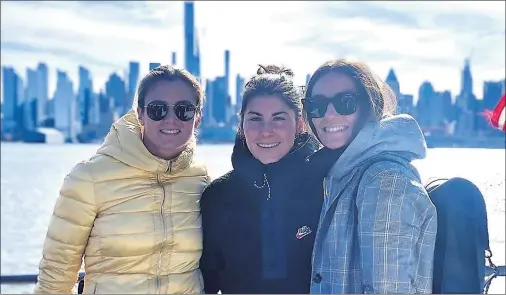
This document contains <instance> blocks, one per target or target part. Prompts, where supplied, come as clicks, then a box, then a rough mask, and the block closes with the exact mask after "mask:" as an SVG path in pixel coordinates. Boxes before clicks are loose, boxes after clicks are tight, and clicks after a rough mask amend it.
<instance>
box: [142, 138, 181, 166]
mask: <svg viewBox="0 0 506 295" xmlns="http://www.w3.org/2000/svg"><path fill="white" fill-rule="evenodd" d="M142 141H143V142H144V145H145V146H146V149H147V150H148V151H149V152H150V153H151V154H152V155H153V156H155V157H158V158H161V159H164V160H167V161H169V160H172V159H174V158H176V157H177V156H179V154H181V152H182V151H183V150H184V149H185V147H186V145H185V146H183V147H181V148H179V149H176V150H174V149H170V150H167V149H161V148H159V147H158V146H156V145H155V144H154V143H153V142H151V141H149V140H147V139H146V138H145V137H144V138H143V139H142Z"/></svg>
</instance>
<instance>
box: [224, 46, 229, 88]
mask: <svg viewBox="0 0 506 295" xmlns="http://www.w3.org/2000/svg"><path fill="white" fill-rule="evenodd" d="M224 61H225V64H224V66H225V67H224V74H225V93H226V95H227V96H228V95H229V93H230V90H229V85H230V50H225V54H224Z"/></svg>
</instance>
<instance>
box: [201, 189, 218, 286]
mask: <svg viewBox="0 0 506 295" xmlns="http://www.w3.org/2000/svg"><path fill="white" fill-rule="evenodd" d="M212 191H213V189H212V187H208V188H206V190H205V191H204V193H203V194H202V198H201V209H200V210H201V212H202V229H203V248H202V257H201V259H200V270H201V271H202V277H203V278H204V291H205V293H207V294H217V293H218V291H220V289H221V286H220V280H219V259H218V255H219V252H218V246H217V243H216V242H217V237H216V235H217V234H218V233H219V229H218V227H217V224H216V216H214V217H213V215H214V212H213V211H214V210H213V209H214V208H213V207H212V202H213V200H212V199H213V193H212ZM218 239H219V238H218Z"/></svg>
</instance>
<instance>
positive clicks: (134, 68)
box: [99, 61, 139, 109]
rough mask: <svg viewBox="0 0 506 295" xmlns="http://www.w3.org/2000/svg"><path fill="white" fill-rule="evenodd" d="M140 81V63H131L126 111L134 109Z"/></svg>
mask: <svg viewBox="0 0 506 295" xmlns="http://www.w3.org/2000/svg"><path fill="white" fill-rule="evenodd" d="M138 80H139V63H138V62H135V61H131V62H130V64H129V66H128V93H127V95H128V99H127V101H126V102H125V104H126V105H125V108H126V109H129V108H130V107H132V103H133V101H134V96H135V91H136V89H137V81H138ZM99 101H100V99H99Z"/></svg>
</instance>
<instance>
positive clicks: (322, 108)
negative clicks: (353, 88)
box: [302, 92, 359, 119]
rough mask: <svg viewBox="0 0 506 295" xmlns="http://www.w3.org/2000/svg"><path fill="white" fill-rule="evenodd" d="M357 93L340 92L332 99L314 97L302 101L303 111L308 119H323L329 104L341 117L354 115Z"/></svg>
mask: <svg viewBox="0 0 506 295" xmlns="http://www.w3.org/2000/svg"><path fill="white" fill-rule="evenodd" d="M358 97H359V95H358V93H353V92H341V93H337V94H336V95H334V96H333V97H326V96H323V95H315V96H312V97H308V98H305V99H302V104H303V106H304V110H305V111H306V113H307V115H308V117H309V118H311V119H314V118H323V117H324V116H325V113H326V112H327V108H328V106H329V104H332V105H333V106H334V109H335V110H336V112H337V113H338V114H340V115H343V116H348V115H351V114H354V113H355V112H356V111H357V107H358V102H359V101H358Z"/></svg>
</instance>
